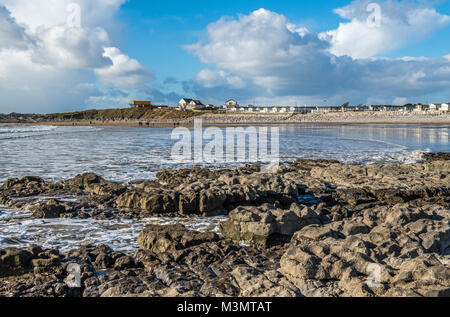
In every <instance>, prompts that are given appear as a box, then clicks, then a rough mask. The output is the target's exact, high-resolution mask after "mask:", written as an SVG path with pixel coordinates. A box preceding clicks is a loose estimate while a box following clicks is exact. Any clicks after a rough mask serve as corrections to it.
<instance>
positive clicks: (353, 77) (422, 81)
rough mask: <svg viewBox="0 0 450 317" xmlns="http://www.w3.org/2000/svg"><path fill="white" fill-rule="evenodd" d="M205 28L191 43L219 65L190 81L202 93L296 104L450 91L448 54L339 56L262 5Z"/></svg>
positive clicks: (195, 51)
mask: <svg viewBox="0 0 450 317" xmlns="http://www.w3.org/2000/svg"><path fill="white" fill-rule="evenodd" d="M207 34H208V39H207V41H206V42H199V43H196V44H194V45H190V46H187V47H186V48H187V50H188V51H190V52H191V53H193V54H195V55H196V56H198V57H199V58H200V60H201V61H203V62H204V63H207V64H211V65H213V66H215V69H212V70H211V69H209V70H203V71H201V72H200V73H199V74H198V75H197V81H196V83H194V84H192V83H191V84H189V85H186V86H187V87H188V88H189V89H191V90H193V91H196V92H197V93H198V94H201V95H206V96H216V97H217V96H218V95H219V94H221V95H222V96H223V98H227V97H229V96H238V97H241V98H243V99H244V100H247V101H249V102H252V99H253V98H254V97H253V96H255V95H257V94H259V95H260V96H261V97H265V98H268V99H269V100H270V99H272V98H279V99H280V100H281V99H282V98H289V99H290V100H293V99H294V98H293V96H296V97H297V100H299V102H301V100H316V101H317V102H320V101H322V102H323V100H328V101H330V100H332V101H333V102H339V100H343V101H347V100H352V101H355V102H358V103H359V102H365V101H366V100H368V98H369V97H370V96H381V97H380V98H384V99H385V100H389V101H388V102H391V101H392V100H393V99H394V98H396V97H397V96H405V97H409V96H421V95H424V94H429V93H433V92H436V91H448V90H449V83H450V74H449V72H448V68H449V67H450V63H449V61H448V59H446V58H438V59H428V58H399V59H388V58H369V59H353V58H351V57H348V56H337V55H334V54H332V53H330V48H331V47H332V46H331V45H332V44H331V43H329V42H328V41H327V40H326V39H324V38H323V37H320V36H319V35H317V34H315V33H313V32H310V31H308V30H307V29H305V28H302V27H299V26H296V25H293V24H291V23H289V21H288V20H287V19H286V17H284V16H283V15H280V14H277V13H274V12H271V11H268V10H264V9H260V10H257V11H255V12H253V13H251V14H249V15H248V16H239V17H238V18H237V19H232V18H222V19H220V20H219V21H218V22H216V23H212V24H211V25H209V26H208V29H207ZM211 68H212V67H211ZM233 76H236V77H238V78H239V79H240V81H241V82H242V83H246V85H245V86H242V87H239V86H236V85H234V86H233V85H231V84H230V83H229V82H227V80H226V79H227V78H232V77H233ZM239 88H241V89H239ZM245 98H247V99H245Z"/></svg>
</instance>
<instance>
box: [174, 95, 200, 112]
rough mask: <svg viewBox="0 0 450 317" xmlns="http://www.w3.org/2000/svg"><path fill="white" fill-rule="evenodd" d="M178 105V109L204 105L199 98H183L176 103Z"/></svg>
mask: <svg viewBox="0 0 450 317" xmlns="http://www.w3.org/2000/svg"><path fill="white" fill-rule="evenodd" d="M178 107H179V109H180V110H195V109H203V108H205V105H204V104H203V103H202V102H201V101H200V100H194V99H188V98H183V99H181V100H180V102H179V103H178Z"/></svg>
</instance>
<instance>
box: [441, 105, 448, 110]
mask: <svg viewBox="0 0 450 317" xmlns="http://www.w3.org/2000/svg"><path fill="white" fill-rule="evenodd" d="M440 110H441V111H448V103H443V104H442V105H441V108H440Z"/></svg>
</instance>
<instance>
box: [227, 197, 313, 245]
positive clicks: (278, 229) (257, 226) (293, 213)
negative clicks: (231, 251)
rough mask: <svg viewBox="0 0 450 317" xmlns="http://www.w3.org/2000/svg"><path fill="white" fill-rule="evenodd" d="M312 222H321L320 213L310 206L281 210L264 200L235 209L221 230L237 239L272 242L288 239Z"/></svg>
mask: <svg viewBox="0 0 450 317" xmlns="http://www.w3.org/2000/svg"><path fill="white" fill-rule="evenodd" d="M311 224H320V217H319V216H318V215H317V214H316V213H315V212H314V211H313V210H311V209H309V208H307V207H305V208H303V209H301V208H300V207H299V206H298V205H297V204H292V206H291V208H290V209H289V210H282V209H279V208H276V207H274V206H273V205H270V204H264V205H262V206H260V207H238V208H236V209H234V210H233V211H231V213H230V215H229V220H228V221H227V222H225V223H223V224H221V226H220V232H221V233H222V234H223V235H224V236H225V237H226V238H230V239H232V240H234V241H240V242H246V243H256V244H261V245H265V246H270V245H273V244H278V243H280V242H288V241H289V239H290V238H291V237H292V235H293V234H294V233H295V232H296V231H298V230H300V229H301V228H303V227H305V226H308V225H311Z"/></svg>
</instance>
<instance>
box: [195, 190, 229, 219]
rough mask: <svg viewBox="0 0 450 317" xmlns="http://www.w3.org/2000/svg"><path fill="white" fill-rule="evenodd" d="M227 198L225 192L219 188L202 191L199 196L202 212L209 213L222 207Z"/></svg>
mask: <svg viewBox="0 0 450 317" xmlns="http://www.w3.org/2000/svg"><path fill="white" fill-rule="evenodd" d="M226 199H227V196H226V195H225V193H224V192H223V191H222V190H220V189H218V188H211V189H208V190H205V191H202V192H200V198H199V210H200V212H202V213H208V212H211V211H214V210H217V209H221V208H222V207H223V203H224V202H225V200H226Z"/></svg>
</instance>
